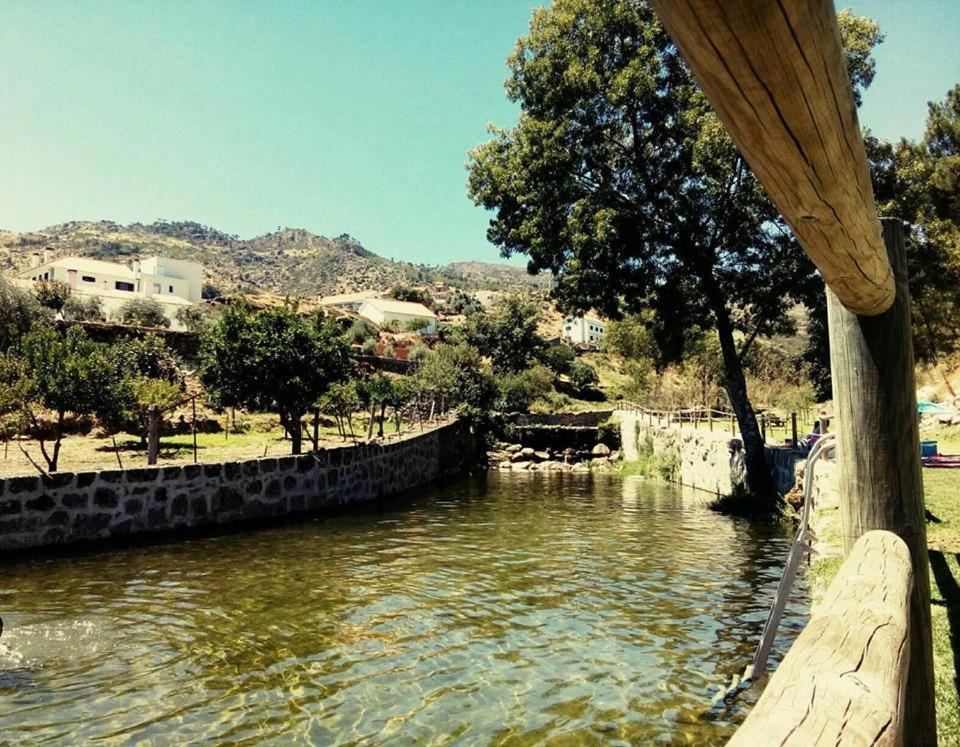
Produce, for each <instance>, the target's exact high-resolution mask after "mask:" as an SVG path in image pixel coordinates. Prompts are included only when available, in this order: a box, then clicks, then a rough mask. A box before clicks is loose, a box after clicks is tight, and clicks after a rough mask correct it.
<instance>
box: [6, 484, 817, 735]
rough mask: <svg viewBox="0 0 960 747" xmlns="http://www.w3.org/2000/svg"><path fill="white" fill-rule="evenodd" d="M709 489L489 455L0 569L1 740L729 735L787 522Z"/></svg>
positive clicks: (799, 609) (794, 624)
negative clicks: (261, 526) (715, 499)
mask: <svg viewBox="0 0 960 747" xmlns="http://www.w3.org/2000/svg"><path fill="white" fill-rule="evenodd" d="M703 500H704V499H703V498H702V497H698V496H695V495H685V496H683V495H681V494H680V493H679V492H678V491H677V490H676V489H674V488H672V487H668V486H665V485H659V484H655V483H652V482H642V481H637V480H632V479H626V480H621V479H620V478H617V477H591V476H589V475H571V474H568V473H540V474H523V475H513V474H510V473H491V474H489V475H482V476H479V477H475V478H471V479H469V480H465V481H462V482H459V483H456V484H454V485H451V486H447V487H443V488H439V489H437V490H434V491H431V492H430V494H429V495H426V496H423V497H422V498H418V499H416V500H415V501H414V502H413V503H412V504H410V505H405V506H397V505H394V506H392V507H387V508H383V507H381V508H380V509H378V510H377V511H375V512H373V511H371V512H369V513H364V514H360V515H352V516H344V517H338V518H333V519H327V520H320V521H315V522H310V523H305V524H301V525H297V526H291V527H285V528H278V529H268V530H264V531H260V532H253V533H247V534H236V535H231V536H222V537H213V538H206V539H198V540H193V541H187V542H181V543H171V544H167V545H158V546H151V547H139V548H132V549H127V550H122V551H117V552H113V553H109V554H99V555H90V556H81V557H74V558H57V559H54V560H49V561H30V562H26V561H25V562H21V563H19V564H8V565H5V566H0V579H2V585H0V615H3V616H4V619H5V621H6V624H7V632H6V633H5V634H4V636H3V639H2V642H0V735H3V741H7V740H10V741H13V742H21V743H22V742H31V741H41V740H45V739H49V740H58V739H59V740H64V741H68V740H69V741H72V742H77V741H86V740H90V739H94V738H100V739H106V740H107V742H108V743H109V742H111V741H112V742H126V741H129V740H137V741H140V740H145V741H148V742H150V741H152V742H154V743H157V744H169V743H171V742H175V743H186V742H197V741H211V742H223V741H227V742H238V741H241V742H243V741H245V742H273V743H290V742H291V741H309V742H313V743H315V744H334V743H336V744H348V743H367V744H373V743H376V744H384V743H391V744H410V743H413V742H417V743H423V744H430V743H443V744H448V743H455V742H460V743H463V744H477V743H479V744H486V743H497V744H500V743H504V744H532V743H543V742H545V741H546V742H553V741H558V742H562V743H564V744H579V743H587V744H593V743H617V742H620V743H623V742H632V743H636V742H645V741H662V742H665V743H683V742H692V743H697V744H703V743H715V742H722V741H723V739H724V737H726V736H728V735H729V734H730V733H731V732H732V730H733V728H734V727H735V725H736V723H737V722H739V720H741V719H742V718H743V712H744V710H745V708H746V707H747V706H749V704H750V703H751V702H752V701H753V699H755V698H756V693H755V692H748V693H747V694H745V695H744V696H743V701H742V703H740V704H738V705H737V706H736V708H735V709H734V710H732V711H730V712H725V713H714V714H711V713H708V712H707V708H708V706H709V701H710V698H711V696H712V695H713V693H714V692H715V691H716V689H717V687H718V686H719V683H720V682H721V681H722V680H729V678H730V675H732V674H733V673H734V672H738V671H741V670H742V669H743V667H744V665H745V664H746V662H747V659H748V658H749V657H750V655H751V653H752V651H751V647H752V645H753V644H754V643H755V642H756V639H757V637H758V636H759V633H760V629H761V627H762V625H763V621H764V619H765V616H766V611H767V608H768V606H769V604H770V602H771V600H772V597H773V593H774V590H775V587H776V582H777V578H778V574H779V569H780V567H781V565H782V563H783V560H784V558H785V556H786V552H787V548H788V538H787V533H786V531H785V530H783V529H771V528H757V527H753V526H750V525H748V524H746V523H744V522H734V521H731V520H729V519H726V518H724V517H721V516H718V515H716V514H714V513H712V512H710V511H709V510H707V509H706V508H705V505H704V502H703ZM805 594H806V591H805V589H803V588H801V589H799V591H798V592H797V593H795V595H794V596H795V599H798V600H799V602H797V603H796V604H795V605H794V606H793V607H792V608H790V609H788V612H787V615H786V617H785V626H786V627H787V628H788V629H789V630H790V631H791V632H789V633H788V634H786V635H784V636H782V637H781V639H780V640H779V641H778V645H777V651H779V652H782V651H783V650H785V648H786V646H787V644H788V642H789V639H790V638H792V636H793V635H794V634H795V632H796V630H797V629H798V628H799V627H800V626H801V625H802V624H803V621H804V616H805V614H806V598H805Z"/></svg>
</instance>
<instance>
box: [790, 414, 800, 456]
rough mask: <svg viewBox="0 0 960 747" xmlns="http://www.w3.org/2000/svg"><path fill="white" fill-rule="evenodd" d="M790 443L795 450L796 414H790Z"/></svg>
mask: <svg viewBox="0 0 960 747" xmlns="http://www.w3.org/2000/svg"><path fill="white" fill-rule="evenodd" d="M790 442H791V443H792V444H793V448H797V443H798V442H797V413H795V412H791V413H790Z"/></svg>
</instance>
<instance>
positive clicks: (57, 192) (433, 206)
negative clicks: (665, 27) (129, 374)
mask: <svg viewBox="0 0 960 747" xmlns="http://www.w3.org/2000/svg"><path fill="white" fill-rule="evenodd" d="M538 4H540V2H538V0H402V1H401V0H392V1H390V0H379V1H375V0H350V1H349V2H345V1H344V0H310V1H308V0H304V1H303V2H294V0H283V1H282V2H271V3H267V2H216V3H214V2H199V1H197V2H174V1H173V0H169V1H167V2H150V1H148V0H136V1H135V2H121V1H120V0H117V1H116V2H96V1H95V0H87V1H86V2H71V3H66V2H59V1H56V2H53V1H50V2H45V1H44V0H23V1H22V2H21V1H19V0H16V1H14V0H0V52H2V54H0V227H2V228H11V229H17V230H30V229H37V228H41V227H43V226H47V225H50V224H53V223H60V222H63V221H67V220H73V219H90V220H93V219H100V218H109V219H113V220H117V221H120V222H129V221H135V220H140V221H145V222H149V221H152V220H154V219H156V218H160V217H162V218H167V219H190V220H197V221H200V222H203V223H207V224H210V225H213V226H216V227H218V228H221V229H223V230H226V231H228V232H230V233H237V234H240V235H241V236H244V237H248V236H253V235H256V234H260V233H265V232H267V231H271V230H274V229H275V228H276V227H277V226H278V225H282V226H295V227H302V228H307V229H309V230H311V231H315V232H317V233H322V234H327V235H336V234H339V233H342V232H347V233H350V234H352V235H354V236H356V237H357V238H358V239H360V240H361V241H362V242H363V243H364V244H365V245H366V246H367V247H368V248H370V249H372V250H373V251H376V252H377V253H379V254H382V255H384V256H387V257H395V258H398V259H401V258H402V259H407V260H411V261H417V262H428V263H439V262H444V261H448V260H453V259H496V258H497V251H496V249H494V248H493V247H491V246H490V245H489V244H487V242H486V240H485V237H484V231H485V228H486V221H487V216H486V214H485V213H484V212H483V211H482V210H480V209H478V208H475V207H473V206H472V205H471V204H470V202H469V201H468V200H467V198H466V195H465V188H464V183H465V179H466V176H465V172H464V167H463V165H464V161H465V159H466V151H467V149H468V148H470V147H472V146H473V145H475V144H477V143H478V142H480V141H481V140H482V139H484V137H485V129H484V128H485V125H486V123H487V122H491V121H493V122H497V123H499V124H510V123H512V122H513V121H514V118H515V110H514V107H513V106H512V105H511V104H509V102H507V101H506V99H505V98H504V93H503V87H502V83H503V80H504V78H505V77H506V74H507V69H506V66H505V63H504V60H505V57H506V55H507V54H508V52H509V51H510V50H511V48H512V47H513V43H514V40H515V39H516V37H517V36H518V35H520V34H522V33H524V32H525V31H526V29H527V24H528V20H529V16H530V10H531V8H532V7H533V6H535V5H538ZM850 5H851V7H852V8H853V9H854V10H855V11H856V12H858V13H861V14H866V15H869V16H872V17H874V18H876V19H878V20H879V21H880V23H881V25H882V27H883V29H884V31H885V32H886V33H887V41H886V42H885V43H884V44H883V45H882V46H881V47H880V48H879V49H878V51H877V58H878V62H879V71H878V75H877V80H876V82H875V84H874V86H873V88H872V89H871V90H870V91H869V92H868V93H867V95H866V99H865V103H864V107H863V109H862V111H861V120H862V121H863V123H864V124H867V125H869V126H870V127H872V128H873V130H874V132H875V133H876V134H878V135H880V136H882V137H888V138H897V137H899V136H900V135H908V136H911V137H916V136H917V135H918V134H919V133H920V132H921V129H922V126H923V120H924V117H925V113H926V102H927V100H929V99H931V98H942V96H943V95H944V93H945V92H946V90H947V89H948V88H949V87H950V86H951V85H952V84H953V83H955V82H958V81H960V43H958V39H960V2H958V1H957V0H910V1H909V2H908V1H907V0H856V1H855V2H851V3H850Z"/></svg>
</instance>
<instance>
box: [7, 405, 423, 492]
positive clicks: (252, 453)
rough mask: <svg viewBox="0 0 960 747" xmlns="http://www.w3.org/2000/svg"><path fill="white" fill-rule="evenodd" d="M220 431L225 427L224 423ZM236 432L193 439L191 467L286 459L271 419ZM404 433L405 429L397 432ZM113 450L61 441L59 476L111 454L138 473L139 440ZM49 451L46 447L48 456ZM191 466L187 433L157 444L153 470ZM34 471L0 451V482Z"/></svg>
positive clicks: (259, 418)
mask: <svg viewBox="0 0 960 747" xmlns="http://www.w3.org/2000/svg"><path fill="white" fill-rule="evenodd" d="M223 425H224V426H226V418H224V422H223ZM237 427H238V428H239V429H240V430H239V431H238V430H232V431H227V430H226V429H224V430H223V431H220V432H217V433H198V434H197V461H199V462H230V461H239V460H243V459H255V458H256V457H262V456H264V455H265V454H266V455H272V456H278V455H284V454H289V453H290V450H291V449H290V441H289V440H288V439H286V438H285V437H284V432H283V429H282V428H281V427H280V425H279V422H278V420H277V418H276V416H271V415H243V416H242V417H241V416H238V418H237ZM402 430H406V426H405V427H404V428H403V429H402ZM354 431H355V432H356V434H357V436H358V437H359V438H361V439H362V438H364V437H365V436H366V417H365V416H357V417H356V418H354ZM384 432H385V433H394V432H396V427H395V426H394V423H393V421H392V420H387V421H386V422H384ZM116 438H117V449H116V450H115V449H114V446H113V441H112V440H111V439H110V438H109V437H100V438H98V437H95V436H93V435H88V436H67V437H66V438H64V439H63V443H62V445H61V448H60V462H59V465H58V470H59V471H73V472H79V471H87V470H98V469H113V468H116V467H119V462H118V461H117V452H119V455H120V461H121V462H122V463H123V466H124V467H125V468H130V467H144V466H146V464H147V452H146V449H144V448H143V446H142V444H141V441H140V437H139V436H138V435H135V434H130V433H120V434H118V435H117V437H116ZM320 441H321V446H324V445H326V446H337V445H340V444H343V443H344V442H343V439H342V438H341V437H340V434H339V433H338V432H337V429H336V427H335V426H327V427H321V428H320ZM311 445H312V444H311V442H310V440H309V439H308V438H306V437H304V439H303V448H304V449H309V448H310V447H311ZM20 446H22V447H23V448H24V450H25V451H26V452H27V453H28V454H29V455H30V456H31V457H32V458H33V460H34V461H35V462H36V463H37V464H38V465H40V466H41V467H43V468H44V469H46V462H45V461H44V459H43V456H42V455H41V453H40V446H39V444H38V443H37V442H36V441H26V440H25V441H21V442H20ZM50 448H51V445H50V444H48V445H47V450H48V452H49V450H50ZM192 461H193V436H192V435H191V434H190V433H179V434H173V435H166V436H162V437H161V438H160V454H159V460H158V464H183V463H188V462H192ZM36 472H37V470H36V468H35V467H34V466H33V465H32V464H31V463H30V461H29V460H28V459H27V458H26V457H25V456H24V455H23V453H22V452H21V451H20V449H19V448H18V447H17V444H16V442H14V443H4V444H2V445H0V477H10V476H14V475H32V474H36Z"/></svg>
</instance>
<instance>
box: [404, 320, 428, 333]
mask: <svg viewBox="0 0 960 747" xmlns="http://www.w3.org/2000/svg"><path fill="white" fill-rule="evenodd" d="M429 326H430V322H429V321H427V320H426V319H411V320H410V321H408V322H407V323H406V324H404V325H403V327H404V329H405V330H406V331H407V332H423V330H425V329H426V328H427V327H429Z"/></svg>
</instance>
